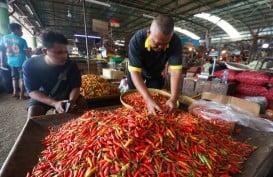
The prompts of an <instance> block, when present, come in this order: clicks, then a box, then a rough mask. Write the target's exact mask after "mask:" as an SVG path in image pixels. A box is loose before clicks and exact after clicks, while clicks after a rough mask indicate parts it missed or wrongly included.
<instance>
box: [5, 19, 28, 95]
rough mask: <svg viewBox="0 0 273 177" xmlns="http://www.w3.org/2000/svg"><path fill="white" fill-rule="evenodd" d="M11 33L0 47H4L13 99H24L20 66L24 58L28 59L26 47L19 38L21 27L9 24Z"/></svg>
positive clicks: (23, 41) (24, 41) (24, 42)
mask: <svg viewBox="0 0 273 177" xmlns="http://www.w3.org/2000/svg"><path fill="white" fill-rule="evenodd" d="M10 31H11V33H10V34H8V35H5V36H3V38H2V41H1V43H2V45H4V46H5V50H6V56H7V63H8V65H9V66H10V67H11V77H12V87H13V94H12V96H13V97H18V96H20V99H26V98H27V97H25V95H24V93H25V87H24V83H23V81H22V65H23V63H24V61H25V60H26V57H30V53H29V52H28V46H27V42H26V40H25V39H23V38H21V36H22V35H23V32H22V27H21V25H19V24H18V23H11V24H10ZM18 87H19V88H20V95H18Z"/></svg>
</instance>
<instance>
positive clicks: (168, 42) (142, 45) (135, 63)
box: [128, 15, 182, 114]
mask: <svg viewBox="0 0 273 177" xmlns="http://www.w3.org/2000/svg"><path fill="white" fill-rule="evenodd" d="M181 48H182V47H181V40H180V38H179V37H178V35H176V34H175V33H174V21H173V19H172V18H171V17H169V16H167V15H159V16H157V17H156V18H155V19H154V20H153V21H152V24H151V26H150V27H149V28H145V29H141V30H139V31H138V32H136V34H135V35H134V36H133V37H132V38H131V40H130V43H129V66H128V69H129V74H128V85H129V89H135V88H136V89H137V90H138V91H139V92H140V94H141V95H142V96H143V98H144V100H145V102H146V104H147V109H148V113H152V114H154V113H155V112H156V111H160V112H162V109H161V108H160V106H159V105H158V104H157V103H156V102H155V101H154V100H153V99H152V97H151V95H150V94H149V92H148V89H147V88H157V89H162V88H163V86H164V81H165V79H164V77H163V76H162V71H163V70H164V68H165V66H166V63H168V66H169V73H170V76H171V81H170V82H171V97H170V99H169V100H168V101H167V102H166V105H168V106H169V107H170V110H172V109H173V108H175V107H176V102H177V99H178V97H179V88H180V83H181V74H182V57H181V56H182V55H181Z"/></svg>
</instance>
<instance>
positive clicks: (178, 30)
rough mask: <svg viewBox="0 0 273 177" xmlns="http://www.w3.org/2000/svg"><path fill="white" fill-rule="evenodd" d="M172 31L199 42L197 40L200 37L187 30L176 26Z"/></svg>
mask: <svg viewBox="0 0 273 177" xmlns="http://www.w3.org/2000/svg"><path fill="white" fill-rule="evenodd" d="M174 31H177V32H179V33H182V34H184V35H186V36H189V37H190V38H192V39H195V40H199V39H200V37H199V36H197V35H196V34H194V33H192V32H190V31H188V30H185V29H182V28H179V27H177V26H175V27H174Z"/></svg>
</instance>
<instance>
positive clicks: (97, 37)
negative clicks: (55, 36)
mask: <svg viewBox="0 0 273 177" xmlns="http://www.w3.org/2000/svg"><path fill="white" fill-rule="evenodd" d="M74 36H75V37H86V35H82V34H74ZM87 37H88V38H93V39H101V37H99V36H87Z"/></svg>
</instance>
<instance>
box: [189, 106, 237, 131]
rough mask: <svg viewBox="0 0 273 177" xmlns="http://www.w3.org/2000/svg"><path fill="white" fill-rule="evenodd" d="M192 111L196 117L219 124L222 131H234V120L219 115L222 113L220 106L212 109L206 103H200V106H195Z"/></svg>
mask: <svg viewBox="0 0 273 177" xmlns="http://www.w3.org/2000/svg"><path fill="white" fill-rule="evenodd" d="M190 113H191V114H193V115H194V116H196V117H199V118H202V119H204V120H207V121H209V122H210V123H212V124H214V125H215V126H217V127H218V128H219V129H220V130H221V131H222V132H225V133H232V132H233V131H234V128H235V123H234V122H228V121H225V120H223V119H220V118H219V116H220V115H221V114H222V112H221V110H220V109H219V108H218V109H216V108H214V109H211V108H208V107H207V106H205V105H198V106H194V107H193V108H192V109H191V110H190ZM208 115H209V117H208Z"/></svg>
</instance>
